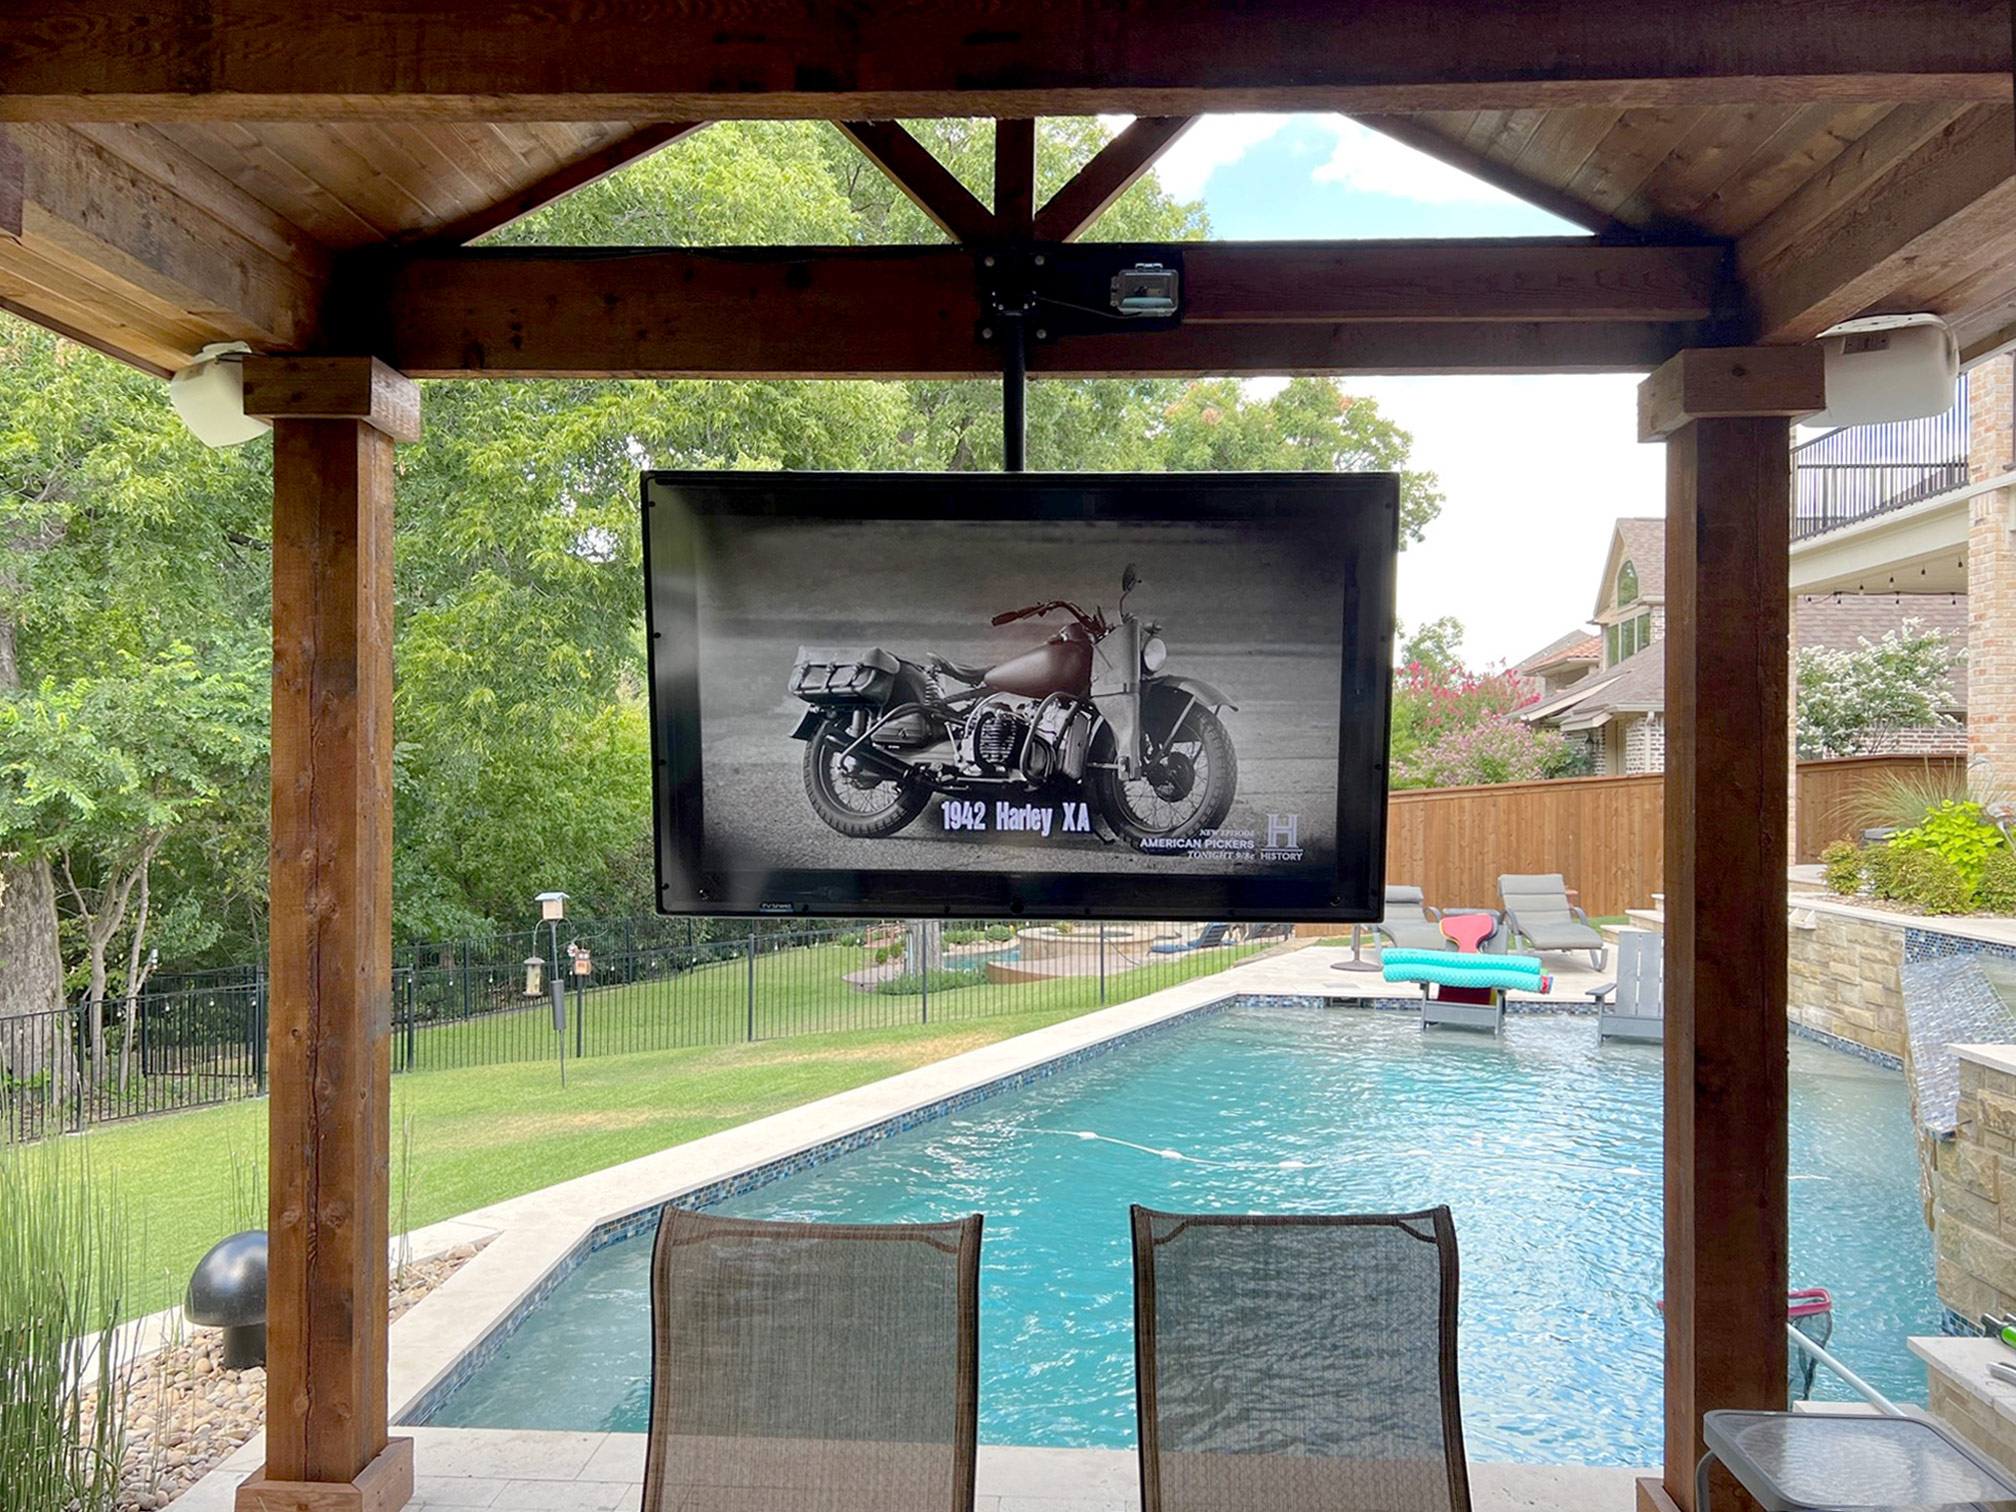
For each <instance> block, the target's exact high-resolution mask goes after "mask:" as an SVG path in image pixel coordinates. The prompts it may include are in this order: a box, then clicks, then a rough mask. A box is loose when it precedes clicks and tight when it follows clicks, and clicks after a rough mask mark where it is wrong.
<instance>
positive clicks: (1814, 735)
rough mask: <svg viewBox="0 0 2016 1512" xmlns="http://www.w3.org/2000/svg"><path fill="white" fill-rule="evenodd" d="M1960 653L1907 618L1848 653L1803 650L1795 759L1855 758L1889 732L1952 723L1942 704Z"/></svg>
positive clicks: (1829, 650)
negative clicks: (1797, 745) (1796, 755)
mask: <svg viewBox="0 0 2016 1512" xmlns="http://www.w3.org/2000/svg"><path fill="white" fill-rule="evenodd" d="M1962 655H1963V653H1962V652H1960V651H1959V650H1958V649H1957V648H1956V647H1955V646H1954V645H1953V643H1952V642H1951V641H1949V640H1948V639H1947V638H1946V637H1945V636H1944V635H1942V634H1940V633H1939V632H1938V631H1937V630H1928V629H1926V628H1925V626H1924V625H1923V623H1922V622H1921V621H1918V620H1915V619H1907V620H1906V621H1904V623H1903V624H1902V625H1901V626H1899V627H1898V628H1897V629H1895V630H1891V631H1888V632H1886V633H1885V634H1884V636H1883V638H1882V639H1881V640H1878V641H1871V640H1870V639H1869V638H1868V637H1867V636H1863V637H1861V642H1860V644H1859V645H1858V646H1857V647H1856V648H1855V649H1854V650H1853V651H1836V650H1831V649H1828V648H1825V647H1806V648H1803V649H1802V650H1801V651H1800V652H1799V656H1798V672H1797V676H1798V683H1799V693H1798V699H1797V720H1798V743H1799V754H1800V756H1801V757H1803V758H1812V757H1816V756H1853V755H1855V754H1856V753H1858V752H1860V751H1866V750H1868V749H1869V748H1870V746H1871V744H1872V743H1874V742H1875V741H1876V740H1877V738H1878V737H1879V736H1880V735H1882V734H1883V733H1884V732H1886V731H1890V730H1900V729H1913V728H1918V727H1922V726H1934V727H1938V726H1950V725H1951V724H1952V723H1953V719H1952V718H1951V716H1949V715H1948V714H1947V713H1946V712H1945V711H1944V709H1943V708H1942V707H1941V704H1942V703H1943V702H1944V701H1945V699H1946V698H1947V697H1948V696H1949V690H1948V679H1949V678H1950V677H1951V675H1952V673H1953V670H1954V668H1956V667H1958V666H1959V665H1960V662H1961V660H1962Z"/></svg>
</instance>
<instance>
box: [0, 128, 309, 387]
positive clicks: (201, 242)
mask: <svg viewBox="0 0 2016 1512" xmlns="http://www.w3.org/2000/svg"><path fill="white" fill-rule="evenodd" d="M0 138H5V139H6V142H7V145H8V148H9V149H10V150H11V151H12V152H13V153H14V154H16V155H18V158H19V162H20V181H21V186H22V200H21V213H20V220H21V230H20V233H19V234H18V235H17V236H13V237H8V238H5V239H0V275H4V274H6V273H8V272H12V273H13V274H15V275H16V276H17V277H18V278H19V279H20V280H21V283H22V286H21V287H20V288H19V289H18V291H16V290H10V291H9V294H8V297H10V298H12V299H14V300H16V301H17V302H18V303H19V304H21V305H22V306H23V307H24V308H26V309H28V310H30V311H31V312H33V313H36V314H46V316H47V317H48V318H49V319H50V320H51V321H53V322H60V323H65V324H68V325H70V326H72V327H74V328H75V329H77V330H80V331H82V332H85V333H87V334H89V335H90V336H92V337H94V338H96V339H98V340H99V341H102V342H104V343H106V344H108V345H111V346H114V347H117V348H120V349H122V350H135V349H145V348H152V351H150V352H149V355H150V358H151V357H152V355H153V352H158V351H161V350H162V349H164V348H165V349H167V351H168V352H172V353H174V354H175V355H174V357H172V358H171V359H170V360H169V361H167V362H165V363H163V365H164V366H170V367H179V366H182V365H183V364H184V363H185V362H186V361H187V360H188V359H190V358H192V357H193V356H194V355H195V353H196V351H197V349H198V348H200V347H201V346H202V345H203V344H204V343H205V342H207V341H217V340H227V339H237V340H243V341H249V342H251V343H252V344H253V345H255V346H283V347H291V346H300V345H305V344H307V343H308V342H309V340H310V339H312V337H313V335H314V334H315V331H316V329H317V326H318V324H319V321H320V318H321V308H320V306H321V298H322V292H323V287H324V280H325V279H326V276H327V274H328V270H329V265H328V259H327V258H326V256H323V255H320V250H319V248H316V247H315V244H313V243H312V242H308V241H307V239H306V238H305V237H302V236H301V235H300V233H299V232H295V233H293V237H292V239H291V241H290V242H288V245H289V247H290V252H289V255H285V256H283V255H281V254H279V253H278V252H277V251H276V250H275V245H274V243H275V240H276V239H277V237H278V233H277V232H276V233H274V234H273V235H272V236H268V235H267V234H266V232H265V230H264V225H265V222H267V221H269V220H277V219H278V217H276V216H274V215H273V213H272V212H271V211H270V210H267V209H266V208H265V207H264V206H261V205H258V204H257V202H256V201H253V200H252V199H251V197H250V196H249V195H245V194H243V193H242V192H239V191H236V190H229V191H226V190H224V189H220V188H218V186H217V185H216V184H207V185H205V190H206V191H207V192H210V193H213V194H214V195H216V196H218V197H216V198H211V199H207V200H206V199H205V198H204V197H203V196H202V195H194V196H192V194H190V193H185V192H181V191H180V190H178V188H176V187H171V186H170V185H168V184H165V183H163V182H162V181H161V179H160V178H158V177H155V176H154V174H153V173H151V172H149V171H148V169H147V168H143V167H142V166H138V165H136V164H134V163H132V162H129V161H128V160H126V159H125V158H123V157H121V156H119V155H117V154H116V153H114V152H112V151H111V150H109V149H108V148H106V147H104V146H103V145H101V144H100V143H98V142H96V141H93V140H90V139H88V138H87V137H86V136H85V135H84V134H83V133H81V132H78V131H73V130H70V129H69V128H67V127H59V126H0ZM167 145H168V144H165V143H164V144H163V147H164V148H166V147H167ZM149 166H150V167H151V166H152V165H151V164H150V165H149ZM213 177H214V176H213ZM227 208H228V211H229V213H228V214H227V213H226V211H227ZM252 228H257V229H252ZM52 270H53V273H52ZM37 290H39V291H41V292H40V293H38V292H36V291H37ZM45 297H46V298H45ZM176 359H179V360H176Z"/></svg>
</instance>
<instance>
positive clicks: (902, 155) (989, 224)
mask: <svg viewBox="0 0 2016 1512" xmlns="http://www.w3.org/2000/svg"><path fill="white" fill-rule="evenodd" d="M834 124H835V125H837V126H838V127H839V128H840V132H841V134H842V135H843V136H845V137H846V138H847V140H848V141H850V142H852V143H853V144H854V145H855V146H856V147H858V148H860V149H861V152H862V154H863V156H865V157H866V158H867V159H868V161H869V162H871V163H873V164H874V165H875V166H876V167H877V168H880V169H881V170H882V171H883V172H884V173H885V174H887V175H888V176H889V181H890V182H891V183H893V184H894V185H895V186H896V187H897V188H898V189H901V190H902V191H903V193H904V194H905V195H906V196H907V197H908V198H909V200H910V202H911V203H912V204H913V205H915V206H916V207H917V208H918V209H919V210H922V211H923V212H924V213H925V215H927V216H929V217H930V219H931V223H932V224H933V225H935V226H936V227H938V229H939V230H941V231H943V232H944V233H945V234H946V235H947V236H949V237H951V238H952V240H954V241H955V242H982V241H986V240H988V239H989V238H990V237H992V236H993V234H994V214H993V212H992V211H990V210H989V209H988V208H987V207H986V206H985V205H983V204H981V203H980V201H979V200H977V199H975V198H974V197H973V191H972V190H970V189H968V188H967V187H966V186H965V185H964V184H962V183H960V182H959V179H958V177H957V176H956V175H955V174H954V173H953V172H952V170H951V169H950V168H947V167H946V166H945V165H944V164H943V163H941V162H939V161H938V158H937V155H936V154H935V153H933V152H932V151H931V149H930V148H928V147H926V146H925V145H924V144H923V143H922V142H920V141H918V140H917V138H915V137H914V136H912V135H910V133H909V132H907V131H905V130H904V129H903V127H902V126H901V125H899V124H898V123H897V122H895V121H837V122H835V123H834Z"/></svg>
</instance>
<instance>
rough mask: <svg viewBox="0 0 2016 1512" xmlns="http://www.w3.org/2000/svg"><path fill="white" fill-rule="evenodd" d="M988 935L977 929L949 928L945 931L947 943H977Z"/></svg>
mask: <svg viewBox="0 0 2016 1512" xmlns="http://www.w3.org/2000/svg"><path fill="white" fill-rule="evenodd" d="M986 938H987V936H986V935H985V934H983V933H981V932H980V931H979V930H977V929H948V930H946V931H945V943H946V944H947V945H976V944H978V943H979V942H980V941H982V940H984V939H986Z"/></svg>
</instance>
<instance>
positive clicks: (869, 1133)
mask: <svg viewBox="0 0 2016 1512" xmlns="http://www.w3.org/2000/svg"><path fill="white" fill-rule="evenodd" d="M1325 1004H1326V1000H1325V999H1324V998H1321V997H1302V996H1294V995H1289V994H1279V993H1235V994H1232V995H1231V996H1228V997H1222V998H1215V999H1213V1000H1212V1001H1211V1002H1208V1003H1200V1004H1198V1005H1197V1006H1196V1007H1195V1008H1190V1009H1186V1010H1185V1011H1183V1012H1181V1013H1172V1014H1170V1015H1169V1017H1167V1018H1165V1019H1158V1020H1157V1021H1156V1022H1155V1023H1152V1024H1143V1025H1142V1026H1141V1027H1139V1028H1138V1029H1129V1030H1127V1031H1126V1032H1125V1033H1124V1034H1116V1035H1114V1036H1113V1037H1111V1038H1110V1039H1103V1040H1099V1041H1097V1042H1096V1043H1094V1044H1090V1045H1081V1046H1079V1048H1077V1049H1076V1050H1067V1051H1065V1052H1064V1053H1063V1054H1062V1055H1057V1056H1053V1057H1052V1058H1051V1059H1049V1060H1046V1061H1040V1062H1038V1063H1037V1064H1036V1065H1033V1066H1025V1067H1024V1068H1023V1069H1022V1070H1020V1071H1014V1072H1010V1073H1009V1074H1008V1075H1006V1076H998V1077H996V1078H995V1079H994V1080H992V1081H989V1082H982V1083H980V1084H979V1085H978V1086H974V1087H968V1088H966V1089H965V1090H964V1091H961V1092H955V1093H953V1094H952V1095H951V1096H949V1097H941V1098H939V1099H937V1100H936V1101H935V1102H929V1103H924V1104H922V1105H920V1106H918V1107H915V1108H910V1109H906V1110H905V1111H904V1112H901V1113H898V1114H895V1115H893V1116H892V1117H889V1118H885V1119H882V1120H881V1121H880V1122H878V1123H873V1124H869V1125H868V1126H867V1127H865V1128H861V1129H856V1130H854V1131H853V1132H851V1133H848V1134H842V1135H839V1136H837V1137H835V1138H833V1139H828V1140H824V1141H822V1142H821V1143H819V1144H816V1145H811V1146H808V1147H807V1148H806V1149H803V1150H799V1151H796V1152H795V1153H793V1154H790V1155H786V1156H784V1157H782V1158H781V1159H778V1160H772V1161H766V1162H765V1163H764V1164H762V1165H759V1166H752V1167H750V1168H749V1169H748V1170H746V1171H738V1172H737V1173H736V1174H735V1175H733V1176H728V1177H724V1178H723V1179H721V1180H720V1181H711V1182H708V1183H707V1184H706V1185H704V1186H699V1187H694V1188H692V1189H690V1190H688V1191H685V1192H678V1193H675V1194H673V1195H672V1196H671V1197H670V1198H668V1199H666V1201H665V1202H654V1203H651V1204H649V1205H648V1206H645V1207H641V1208H638V1209H637V1210H635V1211H634V1212H630V1213H626V1214H623V1215H622V1216H621V1217H617V1218H612V1219H610V1220H609V1221H607V1222H606V1223H600V1224H597V1225H596V1226H595V1228H594V1229H593V1230H592V1231H591V1232H590V1233H589V1235H588V1237H587V1238H585V1239H583V1240H582V1241H581V1242H580V1243H579V1244H577V1245H575V1246H574V1248H573V1249H571V1250H569V1251H568V1252H567V1253H566V1254H565V1255H563V1256H561V1258H560V1260H559V1261H558V1263H556V1264H555V1265H554V1266H553V1268H552V1269H551V1270H549V1271H547V1273H546V1274H545V1275H544V1276H542V1277H541V1278H540V1280H539V1284H538V1285H537V1286H535V1287H533V1288H532V1289H531V1290H530V1291H529V1292H527V1293H526V1294H525V1295H524V1296H523V1297H521V1298H519V1300H518V1303H517V1305H516V1306H514V1307H513V1308H512V1309H511V1311H510V1312H508V1313H507V1314H505V1316H504V1317H502V1318H500V1319H498V1320H497V1322H496V1323H494V1324H492V1325H491V1327H490V1330H489V1331H488V1332H487V1333H485V1334H484V1335H483V1337H482V1338H481V1339H479V1340H477V1341H476V1343H475V1344H473V1345H471V1346H470V1347H469V1348H468V1349H466V1350H464V1351H463V1353H462V1355H461V1357H460V1358H458V1359H457V1360H456V1361H455V1364H454V1365H453V1366H452V1367H451V1368H450V1369H449V1371H448V1373H447V1374H446V1375H444V1376H442V1377H441V1378H440V1379H439V1380H438V1381H436V1382H435V1383H434V1384H433V1385H432V1386H430V1387H428V1388H427V1390H426V1391H424V1392H423V1393H421V1395H420V1398H419V1400H417V1401H416V1402H415V1403H414V1404H413V1407H412V1408H411V1410H410V1411H408V1412H407V1413H405V1414H404V1416H403V1417H402V1418H401V1419H400V1426H402V1427H425V1426H426V1425H427V1424H428V1423H429V1422H431V1421H432V1420H433V1418H434V1415H435V1414H436V1413H437V1412H439V1411H440V1410H441V1409H442V1407H443V1406H445V1405H446V1403H447V1401H448V1399H449V1398H450V1397H452V1396H453V1395H454V1394H455V1393H456V1392H457V1391H459V1390H460V1389H461V1388H462V1387H463V1386H465V1385H467V1384H468V1382H469V1378H470V1377H471V1376H473V1375H475V1374H476V1372H477V1371H479V1370H481V1369H482V1368H483V1367H484V1366H485V1365H487V1364H489V1363H490V1361H491V1360H492V1359H494V1358H495V1357H496V1355H497V1352H498V1351H499V1350H501V1349H502V1348H503V1347H504V1346H505V1345H506V1344H507V1343H509V1342H510V1339H511V1336H512V1335H513V1334H514V1333H516V1332H517V1331H518V1328H519V1325H521V1324H522V1323H523V1322H524V1321H525V1319H526V1318H527V1317H529V1316H530V1315H531V1313H532V1312H533V1310H534V1309H536V1308H537V1307H539V1306H540V1304H542V1303H543V1302H545V1301H546V1299H547V1298H548V1297H550V1296H552V1294H553V1292H554V1291H555V1290H556V1289H557V1288H558V1287H559V1285H560V1283H561V1282H563V1281H565V1280H566V1279H567V1277H568V1276H569V1275H570V1274H572V1273H573V1271H574V1270H575V1268H576V1267H577V1266H579V1265H580V1264H581V1262H582V1261H583V1260H586V1259H587V1258H588V1257H589V1256H590V1255H592V1254H594V1253H595V1252H596V1251H597V1250H601V1249H606V1248H608V1247H609V1246H610V1245H612V1244H619V1243H621V1242H622V1241H623V1240H625V1239H634V1238H637V1237H638V1236H639V1235H641V1234H648V1233H651V1232H654V1231H655V1230H656V1229H657V1227H658V1214H659V1212H660V1211H661V1210H662V1209H663V1208H664V1207H665V1206H666V1205H667V1203H672V1204H676V1205H677V1206H679V1207H682V1208H688V1209H691V1210H694V1211H699V1210H701V1209H704V1208H709V1207H712V1206H713V1205H714V1204H716V1203H718V1202H726V1201H727V1200H728V1199H729V1198H731V1197H740V1196H743V1195H745V1194H746V1193H749V1192H753V1191H755V1190H757V1189H758V1188H759V1187H765V1186H768V1185H769V1184H770V1183H771V1182H773V1181H782V1180H784V1179H786V1178H787V1177H791V1176H797V1175H800V1174H802V1173H803V1172H806V1171H809V1170H812V1169H813V1168H814V1167H816V1166H821V1165H824V1164H826V1163H827V1162H828V1161H830V1160H835V1159H837V1158H839V1157H840V1156H842V1155H849V1154H852V1153H853V1152H854V1151H856V1150H861V1149H865V1148H867V1147H868V1146H869V1145H872V1144H876V1143H878V1142H880V1141H881V1140H884V1139H887V1138H889V1137H890V1136H891V1135H893V1134H903V1133H907V1132H908V1131H910V1130H911V1129H915V1128H919V1127H921V1126H923V1125H925V1124H928V1123H934V1122H936V1121H937V1120H938V1119H941V1118H945V1117H947V1116H948V1115H950V1114H953V1113H958V1112H961V1111H963V1110H964V1109H966V1108H970V1107H972V1106H974V1105H975V1104H976V1103H982V1102H986V1101H987V1100H988V1099H990V1098H994V1097H999V1096H1000V1095H1001V1094H1002V1093H1004V1092H1013V1091H1016V1090H1018V1089H1020V1088H1022V1087H1027V1086H1032V1085H1034V1084H1035V1083H1037V1082H1040V1081H1045V1080H1048V1079H1049V1078H1050V1077H1053V1076H1055V1075H1056V1074H1057V1073H1058V1072H1060V1071H1068V1070H1070V1069H1071V1068H1072V1067H1074V1066H1080V1065H1083V1064H1084V1063H1085V1062H1087V1061H1090V1060H1096V1059H1098V1058H1099V1057H1100V1056H1103V1055H1106V1054H1109V1053H1111V1052H1112V1051H1115V1050H1121V1049H1125V1048H1126V1047H1127V1046H1129V1045H1135V1044H1139V1043H1140V1042H1141V1041H1143V1040H1145V1039H1152V1038H1154V1037H1155V1036H1157V1035H1159V1034H1162V1033H1164V1032H1165V1031H1167V1030H1169V1029H1171V1028H1173V1027H1175V1026H1176V1025H1178V1024H1190V1023H1195V1022H1196V1021H1197V1020H1198V1019H1199V1018H1202V1017H1203V1016H1205V1015H1207V1014H1211V1013H1216V1012H1219V1011H1221V1010H1223V1009H1227V1008H1262V1007H1299V1008H1321V1007H1324V1006H1325Z"/></svg>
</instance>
